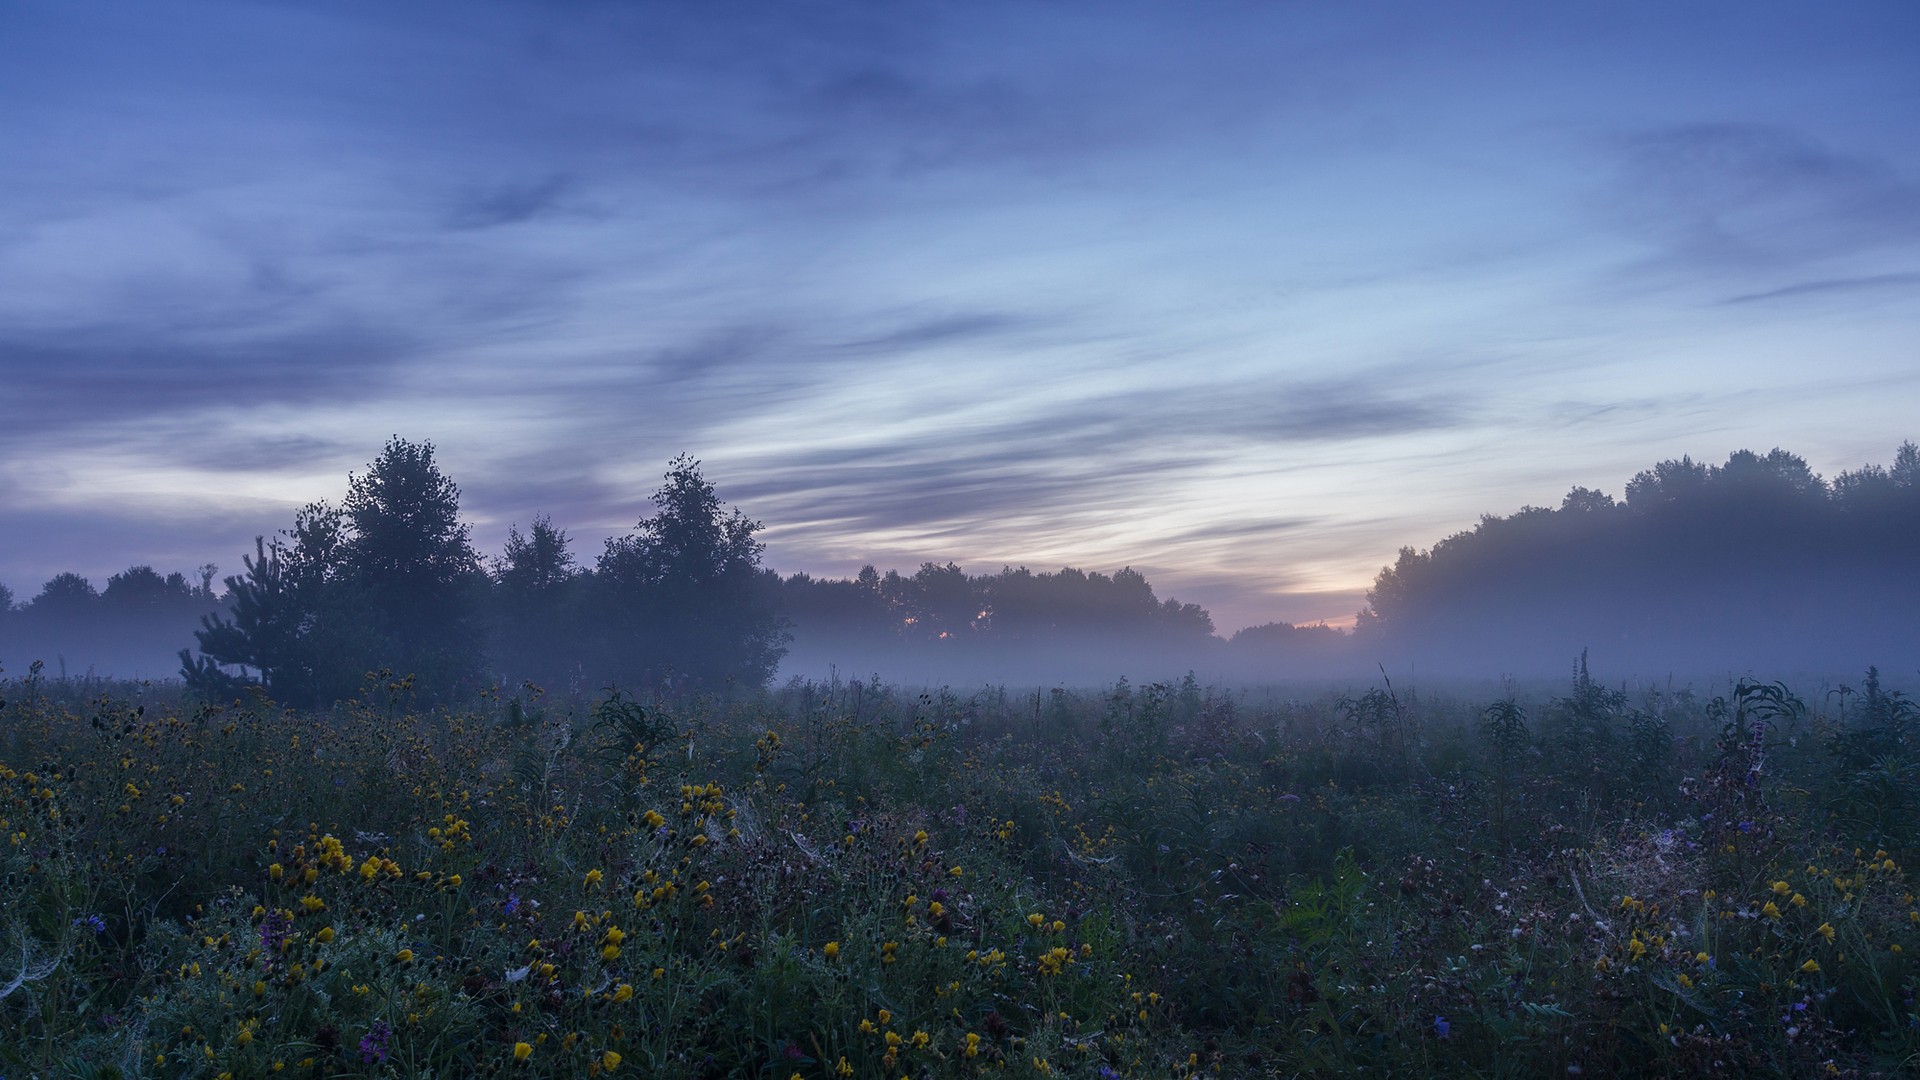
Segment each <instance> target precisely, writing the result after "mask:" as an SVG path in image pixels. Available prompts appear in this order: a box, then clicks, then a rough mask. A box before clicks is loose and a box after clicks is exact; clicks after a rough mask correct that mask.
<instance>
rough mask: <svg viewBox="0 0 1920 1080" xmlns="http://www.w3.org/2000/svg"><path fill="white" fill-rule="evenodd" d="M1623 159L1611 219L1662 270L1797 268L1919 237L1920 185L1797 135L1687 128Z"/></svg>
mask: <svg viewBox="0 0 1920 1080" xmlns="http://www.w3.org/2000/svg"><path fill="white" fill-rule="evenodd" d="M1615 150H1616V154H1617V159H1616V160H1617V162H1618V171H1617V173H1616V175H1615V177H1614V179H1613V181H1612V182H1611V185H1610V187H1609V188H1608V193H1607V195H1606V197H1605V203H1606V206H1607V208H1608V216H1609V217H1610V219H1611V220H1612V221H1613V222H1614V223H1615V224H1616V225H1618V226H1621V227H1623V228H1625V229H1626V230H1628V231H1629V232H1630V233H1632V234H1634V235H1636V236H1638V237H1640V238H1642V239H1644V240H1647V241H1651V242H1652V243H1654V244H1655V245H1656V246H1657V249H1658V251H1659V253H1660V254H1659V255H1658V257H1657V258H1656V259H1655V260H1654V261H1653V264H1652V265H1653V266H1654V267H1664V268H1666V269H1674V270H1678V269H1688V270H1693V271H1702V270H1710V271H1713V272H1716V273H1720V274H1725V273H1728V272H1734V271H1739V272H1746V271H1751V270H1754V269H1767V268H1779V267H1792V266H1797V265H1804V264H1807V263H1811V262H1814V261H1816V260H1821V259H1827V258H1832V257H1835V256H1840V255H1848V254H1853V253H1857V252H1863V251H1868V250H1873V249H1878V248H1883V247H1887V246H1894V245H1902V244H1907V243H1911V242H1912V241H1914V240H1915V239H1916V238H1920V183H1916V182H1915V181H1913V180H1912V179H1909V178H1907V177H1904V176H1902V175H1901V174H1900V173H1899V172H1898V171H1897V170H1896V169H1895V168H1894V167H1893V166H1892V165H1890V164H1889V163H1888V162H1887V161H1886V160H1884V159H1882V158H1879V157H1876V156H1873V155H1869V154H1857V153H1846V152H1842V151H1839V150H1835V149H1832V148H1831V147H1829V146H1828V145H1827V144H1826V143H1824V142H1823V141H1821V140H1818V139H1816V138H1813V137H1811V136H1809V135H1806V134H1804V133H1802V132H1800V131H1798V130H1795V129H1793V128H1790V127H1786V126H1782V125H1773V124H1750V123H1697V124H1681V125H1674V126H1669V127H1661V128H1654V129H1649V130H1644V131H1640V132H1638V133H1635V134H1632V135H1629V136H1627V137H1625V138H1623V139H1620V140H1618V142H1617V143H1616V144H1615ZM1647 268H1648V266H1646V265H1643V266H1641V267H1640V269H1642V270H1645V269H1647Z"/></svg>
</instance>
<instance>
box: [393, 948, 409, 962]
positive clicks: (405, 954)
mask: <svg viewBox="0 0 1920 1080" xmlns="http://www.w3.org/2000/svg"><path fill="white" fill-rule="evenodd" d="M393 958H394V959H395V960H398V961H400V962H401V963H403V964H411V963H413V950H412V949H401V950H400V951H399V952H397V953H394V954H393Z"/></svg>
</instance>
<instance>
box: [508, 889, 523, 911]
mask: <svg viewBox="0 0 1920 1080" xmlns="http://www.w3.org/2000/svg"><path fill="white" fill-rule="evenodd" d="M507 914H509V915H518V914H520V894H519V893H509V894H508V895H507Z"/></svg>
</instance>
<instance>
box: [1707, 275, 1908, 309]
mask: <svg viewBox="0 0 1920 1080" xmlns="http://www.w3.org/2000/svg"><path fill="white" fill-rule="evenodd" d="M1910 285H1920V272H1910V273H1899V274H1868V275H1866V276H1864V277H1850V278H1828V279H1826V280H1823V281H1801V282H1796V283H1794V284H1792V285H1785V286H1782V287H1780V288H1778V289H1768V290H1766V291H1764V292H1755V293H1744V294H1742V295H1740V296H1730V297H1728V298H1726V299H1725V300H1722V301H1720V303H1722V304H1753V303H1758V302H1760V301H1763V300H1786V299H1790V298H1793V297H1799V296H1810V295H1821V294H1830V293H1852V292H1866V291H1873V292H1878V291H1881V290H1887V289H1902V288H1905V287H1907V286H1910Z"/></svg>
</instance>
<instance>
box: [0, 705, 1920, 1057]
mask: <svg viewBox="0 0 1920 1080" xmlns="http://www.w3.org/2000/svg"><path fill="white" fill-rule="evenodd" d="M409 693H410V688H409V686H408V685H407V683H406V682H405V681H403V680H394V679H390V678H370V680H369V683H368V687H367V692H366V693H365V694H364V695H363V697H362V699H361V700H360V701H358V702H356V703H353V704H350V705H345V706H342V707H340V708H338V709H335V710H332V711H328V712H325V713H310V712H291V711H287V710H283V709H280V708H277V707H275V706H274V705H273V704H272V703H270V702H267V701H264V700H256V701H251V702H245V703H234V704H231V705H226V706H209V705H201V704H195V703H193V702H189V701H185V700H182V699H180V698H179V696H178V694H177V692H175V691H171V690H169V689H167V688H164V687H158V688H156V687H141V686H118V687H110V686H103V685H100V684H59V683H53V684H49V683H45V682H42V681H41V680H39V679H38V678H37V677H30V678H27V679H16V680H12V681H10V682H6V683H4V684H0V698H4V699H5V704H4V705H0V995H3V996H0V1073H4V1074H5V1075H8V1076H18V1075H38V1076H76V1077H104V1076H126V1077H131V1076H169V1077H171V1076H206V1077H256V1076H257V1077H269V1076H282V1077H319V1076H326V1077H336V1076H408V1077H411V1076H426V1075H436V1076H447V1075H459V1076H494V1075H499V1076H528V1077H532V1076H580V1075H588V1076H594V1075H598V1074H600V1073H604V1072H613V1073H622V1074H625V1073H631V1074H633V1075H640V1076H664V1077H730V1076H754V1077H774V1078H776V1080H789V1078H790V1077H792V1076H796V1075H797V1076H800V1077H804V1078H809V1080H811V1078H815V1077H836V1076H857V1077H889V1078H891V1077H896V1076H906V1077H915V1078H919V1077H972V1076H976V1075H1011V1076H1034V1075H1048V1076H1052V1075H1059V1076H1085V1077H1113V1076H1124V1077H1160V1076H1170V1075H1172V1076H1222V1077H1224V1076H1309V1075H1313V1076H1318V1075H1345V1074H1352V1073H1360V1072H1364V1073H1366V1074H1368V1075H1384V1076H1431V1075H1442V1074H1445V1075H1467V1076H1488V1077H1499V1076H1516V1077H1518V1076H1541V1075H1548V1074H1552V1075H1590V1076H1608V1075H1646V1076H1667V1075H1671V1076H1681V1075H1703V1074H1709V1075H1755V1076H1815V1075H1834V1076H1870V1075H1888V1076H1892V1075H1899V1074H1901V1073H1902V1072H1910V1071H1911V1070H1912V1069H1913V1068H1914V1067H1915V1065H1916V1062H1920V1056H1917V1055H1920V1011H1917V1008H1916V1005H1915V1000H1914V995H1915V986H1916V975H1917V973H1916V971H1915V967H1914V963H1913V956H1914V953H1915V951H1916V950H1920V913H1916V904H1915V898H1914V896H1913V891H1912V886H1911V884H1910V883H1909V881H1908V879H1907V875H1906V872H1905V871H1904V870H1903V869H1902V866H1903V864H1904V863H1905V862H1906V861H1907V860H1908V859H1909V858H1910V857H1911V855H1912V852H1913V847H1914V843H1915V840H1916V829H1917V828H1920V825H1917V824H1916V816H1915V815H1914V814H1912V813H1910V812H1908V810H1909V809H1910V804H1911V800H1912V799H1913V798H1914V787H1915V785H1914V782H1913V781H1914V778H1915V776H1916V773H1915V768H1916V761H1917V760H1920V745H1916V743H1915V740H1914V738H1913V733H1914V730H1915V724H1914V715H1913V710H1912V709H1911V707H1910V706H1909V705H1908V703H1907V702H1906V701H1905V700H1904V699H1902V698H1900V697H1899V696H1898V695H1896V694H1887V693H1884V692H1882V691H1881V690H1880V689H1879V688H1878V684H1877V680H1874V681H1872V682H1871V683H1870V689H1869V692H1868V693H1865V694H1853V695H1848V694H1836V695H1830V696H1828V697H1825V698H1822V699H1819V700H1818V701H1817V702H1816V703H1815V705H1814V706H1808V705H1806V704H1803V703H1802V702H1801V701H1800V700H1799V699H1797V698H1794V697H1793V696H1792V695H1791V694H1790V693H1788V692H1787V691H1786V688H1784V687H1780V686H1769V685H1763V684H1742V685H1741V686H1740V687H1739V688H1737V690H1736V691H1735V692H1733V693H1731V694H1729V695H1726V696H1724V697H1721V698H1714V699H1710V700H1701V699H1699V698H1697V697H1695V696H1693V695H1691V694H1686V693H1679V694H1673V693H1648V694H1646V695H1644V696H1643V697H1642V698H1641V699H1639V700H1637V701H1631V702H1630V701H1629V699H1628V697H1627V695H1626V694H1624V693H1622V692H1620V691H1613V690H1608V689H1605V688H1603V687H1600V686H1598V685H1596V684H1595V683H1594V682H1593V681H1592V680H1591V679H1589V678H1587V677H1586V676H1585V675H1584V673H1581V674H1579V675H1578V676H1577V677H1576V679H1575V682H1574V684H1573V686H1572V688H1571V690H1570V691H1567V692H1565V693H1563V694H1560V695H1556V696H1553V697H1552V698H1551V699H1550V700H1543V701H1539V702H1526V701H1518V700H1511V699H1509V700H1505V701H1500V702H1493V703H1489V702H1484V701H1477V702H1476V701H1465V700H1449V699H1444V698H1435V697H1431V696H1429V697H1421V696H1419V695H1414V694H1405V693H1398V692H1396V691H1395V690H1394V689H1393V688H1391V687H1387V686H1383V687H1381V688H1380V689H1378V690H1373V691H1369V692H1367V693H1365V694H1362V695H1359V696H1357V697H1347V698H1335V697H1320V698H1310V699H1306V700H1280V699H1266V700H1262V701H1258V702H1256V701H1254V699H1252V698H1251V697H1249V696H1241V695H1235V694H1231V693H1225V692H1219V691H1207V690H1204V689H1202V688H1200V687H1198V686H1197V685H1195V684H1194V683H1193V682H1192V681H1191V680H1188V681H1187V682H1185V683H1181V684H1172V685H1158V684H1156V685H1151V686H1145V687H1134V686H1129V685H1127V684H1125V683H1122V684H1121V685H1119V686H1117V687H1113V688H1109V689H1106V690H1101V691H1097V692H1085V693H1079V692H1067V691H1054V692H1052V693H1039V694H1029V695H1020V694H1010V693H1008V692H1006V691H1003V690H986V691H982V692H980V693H976V694H973V695H970V696H962V695H959V694H956V693H952V692H948V691H940V692H935V693H929V694H924V695H922V694H917V693H912V692H908V691H903V690H900V689H897V688H892V687H887V686H885V685H883V684H880V683H878V682H877V681H874V682H867V683H841V682H835V683H829V684H817V683H795V684H792V685H789V686H788V687H786V688H783V689H781V690H779V691H776V692H769V693H764V694H755V695H744V696H738V697H735V698H732V699H728V700H719V699H713V700H684V701H676V700H645V701H642V700H636V699H634V698H631V697H629V696H626V695H612V696H608V697H603V698H601V699H599V700H582V701H562V700H556V699H554V698H551V697H549V696H547V695H544V694H542V693H540V692H539V691H538V690H537V689H536V688H531V687H529V688H524V689H523V690H522V691H521V692H519V693H518V694H515V695H511V696H508V695H494V696H489V697H487V698H485V699H483V700H480V701H478V702H475V703H474V704H473V705H472V706H471V707H470V708H465V709H460V710H451V711H449V710H416V709H414V708H412V707H411V706H410V704H409Z"/></svg>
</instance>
